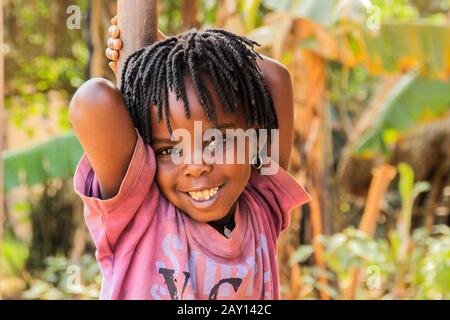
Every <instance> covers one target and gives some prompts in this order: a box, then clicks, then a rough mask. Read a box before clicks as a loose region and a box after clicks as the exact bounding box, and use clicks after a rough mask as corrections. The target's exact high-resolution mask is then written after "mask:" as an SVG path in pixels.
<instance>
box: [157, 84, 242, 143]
mask: <svg viewBox="0 0 450 320" xmlns="http://www.w3.org/2000/svg"><path fill="white" fill-rule="evenodd" d="M185 79H186V80H185V88H186V97H187V99H188V102H189V112H190V118H189V119H187V118H186V116H185V110H184V103H183V99H181V98H180V99H178V100H177V99H176V95H175V93H174V92H173V91H169V96H168V98H169V108H168V111H169V119H170V124H171V127H172V129H173V130H176V129H178V128H183V129H187V130H189V131H191V130H194V125H195V121H201V123H202V128H203V130H205V129H208V128H214V127H215V126H214V123H213V122H212V121H208V118H207V116H206V113H205V110H204V108H203V106H202V105H201V103H200V100H199V98H198V96H197V94H196V91H195V89H194V86H193V83H192V79H190V78H189V77H187V78H185ZM207 80H208V79H207V78H204V81H203V83H204V85H205V86H206V88H207V89H208V91H209V92H210V93H211V97H212V98H213V101H214V109H215V112H216V114H217V122H218V124H219V125H221V124H222V125H223V124H226V125H227V126H233V127H234V128H242V129H246V128H247V121H246V116H245V113H244V111H243V110H242V108H239V107H238V110H237V112H236V113H230V112H226V111H225V107H224V105H223V103H222V102H221V100H220V98H219V96H218V94H217V92H216V90H215V89H214V86H213V84H212V83H211V82H210V81H207ZM157 113H158V111H157V108H156V107H155V106H152V108H151V112H150V117H151V131H152V135H155V136H159V137H162V136H165V137H166V138H168V137H170V134H169V130H168V129H167V126H166V122H165V121H164V115H163V117H162V119H161V121H160V122H159V123H158V122H157V121H156V119H157Z"/></svg>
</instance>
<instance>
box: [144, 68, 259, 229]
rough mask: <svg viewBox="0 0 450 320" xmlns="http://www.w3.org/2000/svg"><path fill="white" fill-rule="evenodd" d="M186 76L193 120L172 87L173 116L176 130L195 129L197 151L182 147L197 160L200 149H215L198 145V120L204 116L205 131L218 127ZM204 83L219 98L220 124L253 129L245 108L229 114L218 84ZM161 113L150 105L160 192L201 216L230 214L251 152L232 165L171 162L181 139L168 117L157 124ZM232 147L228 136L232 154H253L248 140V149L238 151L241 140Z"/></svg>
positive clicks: (210, 217)
mask: <svg viewBox="0 0 450 320" xmlns="http://www.w3.org/2000/svg"><path fill="white" fill-rule="evenodd" d="M185 79H186V80H185V86H186V95H187V98H188V101H189V110H190V114H191V116H190V119H186V118H185V115H184V107H183V101H182V99H179V100H178V101H176V98H175V94H174V93H173V92H169V119H170V123H171V126H172V130H173V131H175V130H176V129H179V128H183V129H185V130H187V131H188V132H189V133H190V139H191V143H190V145H191V146H192V148H191V149H192V150H182V156H183V157H186V156H191V159H193V158H194V154H195V153H198V152H200V154H201V153H202V152H203V151H204V148H210V147H212V146H213V143H214V142H208V141H205V142H203V146H202V148H200V149H201V150H194V147H193V146H194V121H201V127H202V131H203V132H204V131H205V130H207V129H210V128H211V129H212V128H214V127H215V126H214V123H213V122H209V121H208V119H207V118H206V115H205V113H204V110H203V107H202V105H201V104H200V102H199V100H198V98H197V95H196V93H195V90H194V87H193V84H192V80H191V79H190V77H186V78H185ZM204 83H205V86H206V87H207V88H208V90H209V92H210V93H211V95H212V97H213V99H214V104H215V107H216V113H217V119H218V129H219V130H220V131H221V132H222V133H223V134H224V135H225V132H226V129H238V128H240V129H243V130H246V129H248V127H247V125H246V118H245V113H244V111H243V110H239V112H237V113H235V114H232V113H226V112H225V109H224V106H223V105H222V103H221V101H220V98H219V97H218V95H217V93H216V92H215V90H214V87H213V85H212V84H211V83H210V82H209V81H205V82H204ZM238 109H240V108H238ZM156 116H157V111H156V108H151V130H152V142H151V145H152V148H153V150H154V151H155V154H156V159H157V171H156V182H157V183H158V185H159V188H160V190H161V192H162V193H163V194H164V196H165V197H166V198H167V199H168V200H169V201H170V202H171V203H172V204H173V205H174V206H176V207H177V208H178V209H180V210H182V211H183V212H184V213H186V214H187V215H189V216H190V217H191V218H192V219H194V220H196V221H199V222H213V221H218V220H221V219H223V218H225V217H226V216H227V214H228V213H229V212H230V210H231V209H232V207H233V205H234V203H235V202H236V200H237V199H238V198H239V196H240V194H241V193H242V192H243V190H244V188H245V186H246V185H247V183H248V180H249V178H250V174H251V170H252V167H251V165H250V164H249V163H250V161H249V156H245V160H246V161H245V163H244V164H238V163H237V161H233V163H232V164H227V163H225V164H217V163H213V164H207V163H205V162H204V161H203V162H201V163H198V164H193V163H182V164H176V163H174V161H172V158H171V152H172V151H173V148H174V147H175V146H176V145H177V144H178V143H179V141H170V134H169V131H168V129H167V127H166V124H165V121H164V120H161V121H160V122H159V123H157V121H156V120H155V119H156ZM230 146H231V144H229V146H227V142H226V140H225V139H224V143H223V146H220V147H221V148H223V150H224V153H226V154H227V155H228V154H230V152H234V155H235V157H236V158H237V154H238V153H242V152H245V155H247V154H248V152H247V150H248V146H247V143H246V150H237V145H236V143H235V144H234V146H231V147H230ZM216 147H218V146H216ZM230 148H233V150H230ZM197 149H199V148H197ZM235 160H236V159H235Z"/></svg>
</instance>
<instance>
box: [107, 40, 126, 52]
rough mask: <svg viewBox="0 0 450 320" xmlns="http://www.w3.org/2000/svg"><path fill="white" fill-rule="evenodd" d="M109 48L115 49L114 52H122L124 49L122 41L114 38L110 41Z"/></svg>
mask: <svg viewBox="0 0 450 320" xmlns="http://www.w3.org/2000/svg"><path fill="white" fill-rule="evenodd" d="M107 44H108V48H110V49H113V50H120V49H122V46H123V44H122V40H120V39H114V38H109V39H108V42H107Z"/></svg>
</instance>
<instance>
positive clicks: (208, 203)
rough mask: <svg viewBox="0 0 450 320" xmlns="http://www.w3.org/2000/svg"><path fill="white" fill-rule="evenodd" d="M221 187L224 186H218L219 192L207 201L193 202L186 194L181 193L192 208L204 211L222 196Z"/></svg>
mask: <svg viewBox="0 0 450 320" xmlns="http://www.w3.org/2000/svg"><path fill="white" fill-rule="evenodd" d="M223 186H224V185H221V186H219V190H217V192H216V194H214V195H213V196H212V197H211V198H209V199H208V200H195V199H194V198H192V197H191V196H190V195H189V194H188V193H186V192H183V194H184V195H185V196H186V197H187V198H188V200H189V202H190V203H191V204H192V205H193V206H194V207H196V208H197V209H205V208H209V207H211V206H212V205H213V204H214V203H215V202H216V201H217V200H218V199H219V197H220V195H221V194H222V189H223Z"/></svg>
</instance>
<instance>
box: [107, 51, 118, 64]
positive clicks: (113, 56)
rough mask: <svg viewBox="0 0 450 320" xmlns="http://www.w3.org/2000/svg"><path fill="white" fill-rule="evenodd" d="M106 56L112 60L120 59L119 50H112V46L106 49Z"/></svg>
mask: <svg viewBox="0 0 450 320" xmlns="http://www.w3.org/2000/svg"><path fill="white" fill-rule="evenodd" d="M105 54H106V57H107V58H108V59H109V60H111V61H118V60H119V51H116V50H112V49H110V48H107V49H106V51H105Z"/></svg>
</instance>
